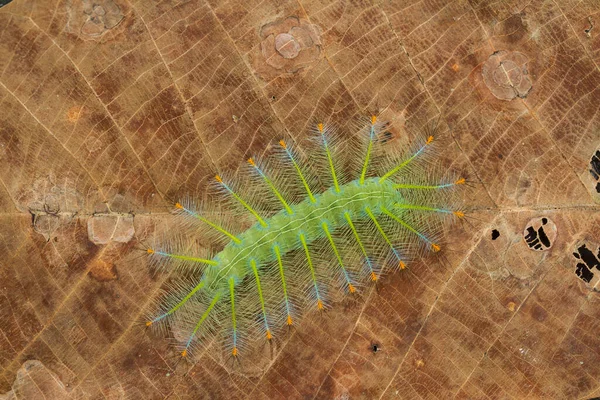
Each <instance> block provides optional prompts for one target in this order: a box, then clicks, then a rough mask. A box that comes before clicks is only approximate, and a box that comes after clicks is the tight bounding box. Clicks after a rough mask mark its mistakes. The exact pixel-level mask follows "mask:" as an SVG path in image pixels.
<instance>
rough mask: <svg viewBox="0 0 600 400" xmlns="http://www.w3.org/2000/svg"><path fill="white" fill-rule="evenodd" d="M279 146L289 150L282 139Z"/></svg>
mask: <svg viewBox="0 0 600 400" xmlns="http://www.w3.org/2000/svg"><path fill="white" fill-rule="evenodd" d="M279 144H280V145H281V147H283V148H284V149H287V145H286V144H285V140H283V139H281V140H280V141H279Z"/></svg>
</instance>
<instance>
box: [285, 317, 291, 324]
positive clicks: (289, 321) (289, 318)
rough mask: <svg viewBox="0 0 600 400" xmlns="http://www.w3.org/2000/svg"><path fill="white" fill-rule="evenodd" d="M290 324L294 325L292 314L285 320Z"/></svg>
mask: <svg viewBox="0 0 600 400" xmlns="http://www.w3.org/2000/svg"><path fill="white" fill-rule="evenodd" d="M285 322H286V323H287V324H288V325H292V324H293V322H292V317H291V316H290V315H288V316H287V320H286V321H285Z"/></svg>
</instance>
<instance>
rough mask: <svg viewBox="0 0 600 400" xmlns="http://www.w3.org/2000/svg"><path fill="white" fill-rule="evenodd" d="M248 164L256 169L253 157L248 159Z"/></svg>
mask: <svg viewBox="0 0 600 400" xmlns="http://www.w3.org/2000/svg"><path fill="white" fill-rule="evenodd" d="M248 164H250V165H252V166H253V167H256V164H254V160H253V159H252V157H250V158H249V159H248Z"/></svg>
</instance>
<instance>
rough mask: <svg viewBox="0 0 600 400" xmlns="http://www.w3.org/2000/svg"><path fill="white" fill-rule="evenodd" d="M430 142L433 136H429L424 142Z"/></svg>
mask: <svg viewBox="0 0 600 400" xmlns="http://www.w3.org/2000/svg"><path fill="white" fill-rule="evenodd" d="M431 142H433V136H429V137H428V138H427V142H426V143H427V144H430V143H431Z"/></svg>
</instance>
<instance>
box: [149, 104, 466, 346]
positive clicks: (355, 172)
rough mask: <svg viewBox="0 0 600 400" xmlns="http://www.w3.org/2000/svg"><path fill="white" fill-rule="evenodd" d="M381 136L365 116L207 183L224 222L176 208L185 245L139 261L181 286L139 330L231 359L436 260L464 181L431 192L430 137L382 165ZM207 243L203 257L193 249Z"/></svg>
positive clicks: (210, 213)
mask: <svg viewBox="0 0 600 400" xmlns="http://www.w3.org/2000/svg"><path fill="white" fill-rule="evenodd" d="M388 126H389V124H387V123H382V122H380V120H379V119H378V118H377V116H372V117H371V118H370V120H369V122H368V123H366V124H364V125H363V127H362V128H360V129H359V130H358V133H357V134H356V135H354V136H351V137H349V138H348V137H346V138H345V139H346V140H342V139H344V138H343V137H342V135H340V134H338V132H336V131H335V130H334V129H332V128H330V127H327V126H325V125H324V124H322V123H318V124H317V125H316V127H315V128H314V134H313V135H311V140H310V143H309V144H308V145H307V146H306V151H305V152H304V153H303V152H301V151H300V150H299V149H296V148H295V146H291V145H290V143H291V141H289V140H284V139H282V140H280V141H279V143H278V146H276V149H275V150H274V151H273V153H274V154H272V156H271V157H267V158H265V161H261V160H259V159H256V158H249V159H248V162H247V167H246V168H247V169H246V170H244V171H243V172H242V173H239V174H238V175H237V177H236V179H227V178H226V177H222V176H220V175H216V177H215V180H214V184H215V185H216V188H217V191H218V193H217V198H219V199H222V200H224V201H225V202H226V205H225V209H226V211H225V212H215V211H214V210H213V209H211V207H210V206H207V205H204V206H203V207H199V206H198V205H197V204H195V203H194V201H193V200H185V201H180V202H177V203H175V209H174V211H175V213H176V214H177V215H178V216H179V217H180V218H181V219H182V221H183V223H184V224H185V225H186V227H187V231H188V232H190V235H189V236H190V237H191V238H192V241H191V242H190V241H189V240H187V241H186V240H185V238H183V239H182V240H176V241H174V244H161V245H162V247H161V246H148V247H147V248H145V249H144V251H145V252H146V253H147V255H148V256H149V257H150V260H151V262H152V263H153V264H154V265H156V266H158V267H160V268H162V267H165V266H170V267H173V268H180V269H181V270H182V271H183V275H184V277H183V278H182V279H180V280H179V281H176V282H175V283H172V284H171V286H170V287H168V288H167V289H166V290H165V293H164V295H163V296H162V297H161V300H160V301H159V302H158V305H157V307H156V308H157V311H155V312H154V313H152V314H150V315H149V316H148V319H147V321H146V323H145V324H146V326H149V327H150V326H157V325H159V326H165V323H166V325H168V326H169V327H170V328H171V329H172V331H173V332H176V335H175V336H177V337H178V339H179V346H180V354H181V356H182V357H187V356H188V355H189V354H190V352H191V351H192V350H193V349H194V348H195V347H196V346H198V345H200V344H203V343H207V341H209V340H211V339H214V338H215V337H216V338H218V340H220V341H221V343H223V346H224V349H225V351H226V352H227V353H228V354H230V356H233V357H239V355H240V354H241V353H242V351H243V349H244V347H245V346H246V345H250V344H252V343H256V342H257V341H265V340H266V341H272V340H273V339H274V338H275V337H277V336H278V335H280V334H282V333H283V330H284V329H285V328H286V327H288V328H290V327H292V326H293V325H294V324H296V323H297V320H298V319H299V318H300V317H301V316H302V314H305V313H306V312H309V311H310V310H317V311H324V310H326V309H327V308H329V307H330V306H331V304H332V303H333V302H334V301H335V300H336V299H337V298H339V297H341V296H345V295H350V296H351V295H353V294H356V293H357V292H359V291H361V290H363V289H364V288H365V287H366V286H367V285H368V284H369V283H376V282H377V281H379V280H380V279H381V277H382V276H384V275H385V274H386V273H388V272H390V271H393V270H405V269H406V268H407V265H408V263H409V262H410V261H411V260H413V259H414V258H415V257H417V256H418V255H420V254H421V252H423V251H425V250H427V251H431V252H439V251H440V250H441V245H440V244H439V241H438V240H439V239H440V236H441V228H442V227H443V223H444V222H445V220H446V219H447V218H451V219H456V218H464V216H465V214H464V212H463V211H461V210H460V209H458V208H456V207H452V204H453V201H452V200H451V199H452V198H453V195H452V194H453V191H454V189H455V188H457V187H458V186H461V185H464V184H465V182H466V181H465V179H464V178H458V179H451V180H438V181H436V182H433V183H432V182H430V181H429V180H430V179H428V176H429V175H430V169H431V163H430V162H429V154H431V153H432V151H431V149H432V148H433V147H434V143H435V142H437V140H434V133H435V129H433V130H432V131H430V132H428V133H429V134H427V135H426V136H425V137H424V138H422V139H421V140H417V141H416V143H415V144H414V145H413V146H412V148H409V150H408V151H404V152H396V151H393V152H392V153H391V154H386V151H385V148H386V146H388V144H387V143H386V140H385V137H384V136H385V134H386V133H387V132H386V129H387V128H388ZM306 154H309V156H307V155H306ZM217 204H219V203H217ZM184 231H185V230H184ZM204 232H207V233H208V234H210V235H211V236H210V238H211V239H209V240H210V241H211V246H203V248H209V250H199V249H198V248H197V246H195V244H194V242H193V238H194V233H198V234H199V235H203V234H204ZM214 248H216V249H217V250H214Z"/></svg>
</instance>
